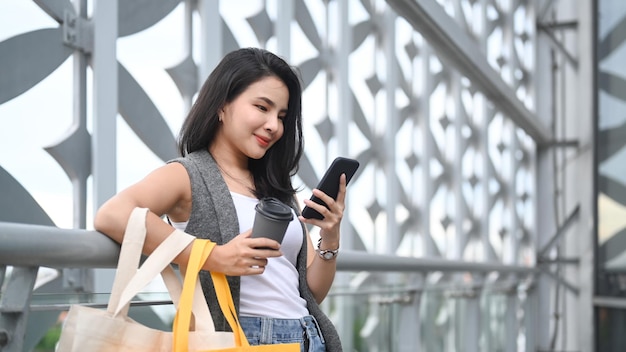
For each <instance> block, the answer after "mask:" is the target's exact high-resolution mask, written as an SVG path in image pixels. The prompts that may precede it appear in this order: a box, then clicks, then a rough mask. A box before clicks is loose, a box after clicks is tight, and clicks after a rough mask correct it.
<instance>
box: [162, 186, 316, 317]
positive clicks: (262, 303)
mask: <svg viewBox="0 0 626 352" xmlns="http://www.w3.org/2000/svg"><path fill="white" fill-rule="evenodd" d="M230 194H231V196H232V197H233V201H234V203H235V209H236V210H237V218H238V219H239V230H240V231H241V232H245V231H247V230H249V229H251V228H252V225H253V223H254V215H255V210H254V207H255V206H256V204H257V203H258V199H256V198H251V197H247V196H244V195H241V194H238V193H233V192H231V193H230ZM292 212H293V210H292ZM172 225H173V226H174V227H175V228H177V229H180V230H184V228H185V227H186V226H187V223H186V222H185V223H174V222H173V223H172ZM302 239H303V236H302V226H301V225H300V221H299V220H298V218H297V217H296V215H295V213H294V219H293V220H292V221H291V223H290V224H289V227H287V232H286V233H285V237H284V239H283V243H282V244H281V248H280V249H281V252H282V253H283V255H282V256H280V257H278V258H269V259H268V263H267V266H266V267H265V271H264V272H263V274H261V275H247V276H241V292H240V298H239V315H241V316H253V317H272V318H282V319H297V318H301V317H303V316H305V315H308V314H309V312H308V310H307V308H306V301H305V300H304V299H303V298H302V297H300V291H299V290H298V277H299V276H298V271H297V270H296V258H297V257H298V252H299V251H300V248H301V247H302Z"/></svg>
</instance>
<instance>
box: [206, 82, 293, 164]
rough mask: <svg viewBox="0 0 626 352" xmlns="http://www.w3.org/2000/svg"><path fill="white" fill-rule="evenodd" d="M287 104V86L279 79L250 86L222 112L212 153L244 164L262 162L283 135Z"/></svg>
mask: <svg viewBox="0 0 626 352" xmlns="http://www.w3.org/2000/svg"><path fill="white" fill-rule="evenodd" d="M288 104H289V91H288V89H287V86H285V84H284V83H283V81H281V80H280V79H278V78H277V77H275V76H268V77H264V78H262V79H260V80H259V81H256V82H255V83H253V84H251V85H250V86H248V88H247V89H246V90H244V91H243V92H242V93H241V94H240V95H239V96H238V97H237V98H235V99H234V100H233V101H231V102H230V103H227V104H226V105H224V107H223V108H222V109H221V110H220V112H219V117H220V120H221V123H220V129H219V132H218V133H217V135H216V139H215V143H214V144H213V148H212V149H214V150H213V152H217V153H227V154H230V157H231V158H235V159H237V160H242V161H243V160H247V158H252V159H260V158H262V157H263V156H264V155H265V153H266V152H267V150H268V149H269V148H271V147H272V145H274V143H276V141H278V140H279V139H280V138H281V137H282V135H283V132H284V126H283V119H284V118H285V116H286V115H287V108H288Z"/></svg>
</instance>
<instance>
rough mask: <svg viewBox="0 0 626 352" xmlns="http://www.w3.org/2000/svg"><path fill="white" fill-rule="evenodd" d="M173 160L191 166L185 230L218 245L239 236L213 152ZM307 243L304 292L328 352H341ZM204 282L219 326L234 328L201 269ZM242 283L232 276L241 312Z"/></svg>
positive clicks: (301, 256) (301, 263) (301, 260)
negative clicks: (312, 285)
mask: <svg viewBox="0 0 626 352" xmlns="http://www.w3.org/2000/svg"><path fill="white" fill-rule="evenodd" d="M169 162H179V163H181V164H182V165H183V166H184V167H185V169H187V173H188V174H189V180H190V182H191V195H192V197H191V203H192V205H191V207H192V208H191V215H190V217H189V222H188V224H187V227H186V229H185V232H187V233H189V234H191V235H194V236H196V237H199V238H206V239H209V240H211V241H213V242H215V243H217V244H224V243H226V242H228V241H230V240H231V239H233V238H234V237H235V236H237V235H238V234H239V233H240V232H239V223H238V220H237V212H236V210H235V204H234V203H233V199H232V197H231V196H230V192H229V191H228V187H227V186H226V182H224V179H223V178H222V175H221V174H220V172H219V169H218V167H217V164H216V163H215V160H214V159H213V157H212V156H211V154H210V153H209V152H208V151H207V150H201V151H197V152H193V153H190V154H188V155H187V156H185V157H182V158H177V159H174V160H170V161H169ZM291 206H292V207H293V208H294V210H295V211H296V213H299V209H298V207H297V205H296V204H292V205H291ZM302 231H303V236H306V234H305V232H304V224H303V225H302ZM306 246H307V241H306V239H305V240H304V241H303V244H302V248H301V249H300V252H299V253H298V259H297V263H296V269H297V270H298V273H299V290H300V295H301V296H302V298H304V299H305V300H306V302H307V308H308V310H309V313H310V314H311V315H313V316H314V317H315V319H316V320H317V322H318V324H319V326H320V329H321V331H322V334H323V338H324V340H325V342H326V351H328V352H339V351H342V347H341V341H340V340H339V334H338V333H337V330H336V329H335V326H334V325H333V323H332V322H331V321H330V319H328V317H327V316H326V315H325V314H324V312H322V310H321V309H320V307H319V305H318V304H317V302H316V301H315V298H314V297H313V294H312V293H311V290H310V289H309V286H308V284H307V282H306V255H307V250H306ZM200 281H201V284H202V288H203V290H204V296H205V298H206V300H207V303H208V305H209V308H210V310H211V315H212V316H213V321H214V323H215V328H216V329H217V330H220V331H228V330H230V327H229V326H228V322H227V321H226V319H224V315H223V314H222V311H221V309H220V307H219V305H218V303H217V297H216V296H215V289H214V288H213V282H212V280H211V276H210V275H209V273H207V272H200ZM239 282H240V280H239V277H238V276H229V277H228V284H229V285H230V290H231V293H232V296H233V301H234V302H235V306H236V308H237V311H239V289H240V284H239Z"/></svg>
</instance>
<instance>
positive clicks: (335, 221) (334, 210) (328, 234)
mask: <svg viewBox="0 0 626 352" xmlns="http://www.w3.org/2000/svg"><path fill="white" fill-rule="evenodd" d="M313 195H314V196H316V197H318V198H319V199H320V200H322V201H323V202H324V203H326V205H328V208H326V207H325V206H323V205H320V204H317V203H315V202H313V201H312V200H310V199H305V200H304V204H305V205H306V206H307V207H309V208H312V209H314V210H317V211H318V212H319V213H320V214H322V216H323V217H324V218H323V219H322V220H319V219H314V218H311V219H307V218H304V217H303V216H302V215H300V217H299V219H300V221H302V222H304V223H306V224H311V225H315V226H318V227H319V228H320V229H321V231H320V235H321V236H322V240H323V241H324V243H325V244H330V245H332V244H336V246H335V247H333V249H334V248H338V247H339V228H340V225H341V219H342V218H343V211H344V209H345V207H346V206H345V199H346V175H345V174H342V175H341V177H339V192H338V193H337V199H333V198H332V197H330V196H329V195H327V194H326V193H324V192H322V191H320V190H319V189H317V188H316V189H314V190H313ZM329 247H330V246H329Z"/></svg>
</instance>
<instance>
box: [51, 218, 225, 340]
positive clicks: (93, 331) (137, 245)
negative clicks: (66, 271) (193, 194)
mask: <svg viewBox="0 0 626 352" xmlns="http://www.w3.org/2000/svg"><path fill="white" fill-rule="evenodd" d="M146 213H147V209H145V208H135V209H134V210H133V212H132V213H131V216H130V219H129V221H128V225H127V228H126V232H125V235H124V240H123V243H122V246H121V250H120V257H119V260H118V266H117V271H116V274H115V279H114V282H113V288H112V289H111V296H110V299H109V302H108V305H107V309H106V310H101V309H96V308H91V307H86V306H81V305H73V306H71V307H70V310H69V312H68V315H67V317H66V320H65V322H64V325H63V329H62V331H61V337H60V339H59V343H58V345H57V351H59V352H74V351H76V352H77V351H81V352H86V351H88V352H98V351H122V352H123V351H129V352H130V351H133V352H143V351H146V352H148V351H163V352H170V351H172V346H173V338H172V332H169V331H161V330H158V329H153V328H150V327H147V326H145V325H142V324H140V323H138V322H136V321H134V320H132V319H131V318H129V317H128V308H129V306H130V301H131V299H132V298H133V297H134V296H135V295H136V294H137V293H138V292H140V291H141V289H142V288H143V287H145V285H146V284H148V283H149V282H150V281H151V280H152V279H154V278H155V277H156V276H157V275H159V273H161V275H162V277H163V279H164V281H165V283H166V286H167V288H168V291H169V293H170V296H171V298H172V301H173V302H174V303H175V304H180V302H179V299H180V295H181V292H182V285H181V283H180V280H179V279H178V277H177V275H176V274H175V273H174V270H173V269H172V267H171V266H170V263H171V262H172V260H173V259H174V258H175V257H176V256H177V255H178V254H179V253H180V252H181V251H183V250H184V249H185V248H186V247H187V246H188V245H189V244H190V243H192V242H193V241H194V240H195V237H194V236H191V235H188V234H185V233H184V232H182V231H178V230H177V231H174V232H173V233H172V234H171V235H170V236H168V238H167V239H166V240H165V241H163V243H162V244H161V245H159V247H157V249H155V250H154V252H153V253H152V254H151V255H150V256H149V257H148V258H147V259H146V260H145V262H144V263H143V265H142V266H141V270H137V268H138V266H139V262H140V259H141V250H142V247H143V243H144V239H145V234H146V227H145V219H146ZM195 281H196V282H192V283H189V285H192V286H191V287H192V288H191V291H190V292H191V295H192V297H193V298H194V299H193V304H192V305H187V304H185V307H186V309H189V311H190V313H189V314H191V311H193V314H194V316H195V331H191V332H189V331H187V333H188V350H189V351H213V350H219V349H221V348H226V347H232V346H235V336H234V333H232V332H217V331H215V327H214V325H213V319H212V318H211V314H210V312H209V308H208V306H207V304H206V301H205V299H204V295H203V293H202V289H201V288H200V283H199V282H198V280H197V279H196V280H195Z"/></svg>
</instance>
